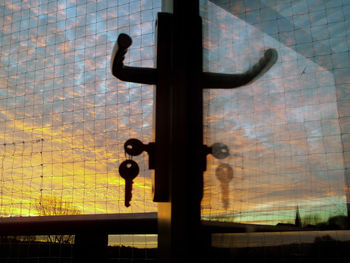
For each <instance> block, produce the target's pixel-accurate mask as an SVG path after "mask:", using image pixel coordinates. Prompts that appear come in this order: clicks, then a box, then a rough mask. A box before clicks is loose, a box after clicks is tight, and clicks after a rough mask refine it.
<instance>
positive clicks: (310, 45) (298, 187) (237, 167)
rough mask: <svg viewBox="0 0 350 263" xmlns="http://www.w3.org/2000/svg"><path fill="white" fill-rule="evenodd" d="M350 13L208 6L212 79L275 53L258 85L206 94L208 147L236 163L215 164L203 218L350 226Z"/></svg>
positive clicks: (268, 5)
mask: <svg viewBox="0 0 350 263" xmlns="http://www.w3.org/2000/svg"><path fill="white" fill-rule="evenodd" d="M349 11H350V2H349V1H319V0H312V1H306V0H300V1H277V0H276V1H274V0H269V1H258V0H257V1H243V0H241V1H240V0H238V1H237V0H235V1H220V0H212V1H202V4H201V15H202V17H203V20H204V32H203V33H204V54H203V58H204V68H205V71H210V72H221V73H241V72H244V71H246V70H247V69H249V68H250V67H251V66H252V65H253V64H255V63H256V62H257V61H258V60H259V58H260V57H262V56H263V54H264V51H265V50H267V49H268V48H274V49H276V50H277V52H278V60H277V62H276V64H275V65H274V66H273V67H272V68H271V69H270V70H269V71H268V72H266V73H265V74H264V75H263V76H262V77H261V78H259V79H258V80H256V81H255V82H254V83H251V84H249V85H246V86H244V87H240V88H237V89H228V90H222V89H211V90H206V91H205V92H204V101H205V105H204V114H205V116H204V118H205V131H204V132H205V143H206V144H207V145H212V144H213V143H223V144H225V145H227V146H228V148H229V150H230V155H229V156H228V157H227V158H225V159H221V160H220V159H215V158H213V157H212V156H210V157H209V160H208V167H207V171H206V173H205V189H204V198H203V201H202V218H204V219H209V220H220V221H229V222H237V223H248V224H263V225H278V224H279V225H286V226H293V225H294V226H299V227H300V226H301V227H307V226H310V225H311V226H316V227H317V228H320V229H321V228H322V227H323V228H326V229H343V228H345V227H346V224H347V216H348V202H349V200H350V199H349V198H350V196H349V190H348V187H349V175H348V168H349V161H348V159H349V158H348V157H349V151H350V144H349V143H348V141H349V127H350V126H349V124H348V123H349V115H350V110H349V109H350V107H349V106H348V105H349V95H348V94H349V92H348V89H349V84H350V78H349V76H350V63H349V61H350V60H349V48H350V45H349V37H348V34H349V29H350V23H349V22H350V20H349V16H347V14H348V13H349ZM220 176H221V177H222V178H224V179H222V181H223V182H222V183H220V181H219V179H218V177H220ZM225 176H226V179H225ZM230 176H231V177H232V178H231V179H227V178H228V177H230Z"/></svg>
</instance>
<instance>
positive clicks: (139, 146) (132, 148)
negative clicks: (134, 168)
mask: <svg viewBox="0 0 350 263" xmlns="http://www.w3.org/2000/svg"><path fill="white" fill-rule="evenodd" d="M145 150H146V146H145V145H144V144H143V143H142V142H141V141H140V140H138V139H129V140H127V141H126V143H125V144H124V151H125V152H126V153H127V154H129V155H131V156H137V155H140V154H141V153H142V152H143V151H145Z"/></svg>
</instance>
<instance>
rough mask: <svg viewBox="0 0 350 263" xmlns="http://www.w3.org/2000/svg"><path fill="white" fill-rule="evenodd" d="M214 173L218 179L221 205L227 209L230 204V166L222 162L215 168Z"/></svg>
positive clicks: (231, 173)
mask: <svg viewBox="0 0 350 263" xmlns="http://www.w3.org/2000/svg"><path fill="white" fill-rule="evenodd" d="M215 175H216V177H217V178H218V180H219V181H220V187H221V202H222V205H223V207H224V209H225V210H227V208H228V207H229V204H230V200H229V184H230V182H231V180H232V178H233V170H232V167H231V166H230V165H228V164H226V163H222V164H220V165H219V166H218V167H217V168H216V170H215Z"/></svg>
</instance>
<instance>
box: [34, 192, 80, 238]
mask: <svg viewBox="0 0 350 263" xmlns="http://www.w3.org/2000/svg"><path fill="white" fill-rule="evenodd" d="M35 208H36V211H37V214H38V215H39V216H62V215H79V214H80V210H79V209H78V208H76V207H75V206H73V205H72V203H71V202H67V201H63V200H62V199H60V198H57V197H56V196H46V197H41V198H40V200H39V203H38V204H37V205H36V206H35ZM47 241H48V242H52V243H59V244H68V243H69V244H70V243H73V241H74V235H48V237H47Z"/></svg>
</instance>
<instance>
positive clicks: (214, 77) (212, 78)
mask: <svg viewBox="0 0 350 263" xmlns="http://www.w3.org/2000/svg"><path fill="white" fill-rule="evenodd" d="M277 58H278V54H277V51H276V50H275V49H272V48H270V49H268V50H266V51H265V54H264V56H263V57H262V58H261V59H260V60H259V61H258V62H257V63H256V64H255V65H254V66H253V67H251V68H250V69H249V70H247V71H246V72H244V73H242V74H222V73H212V72H203V73H202V76H201V85H202V87H203V88H204V89H232V88H237V87H241V86H244V85H247V84H250V83H252V82H254V81H255V80H257V79H258V78H259V77H261V76H262V75H263V74H264V73H265V72H266V71H268V70H269V69H270V68H271V67H272V66H273V65H274V64H275V63H276V61H277Z"/></svg>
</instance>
